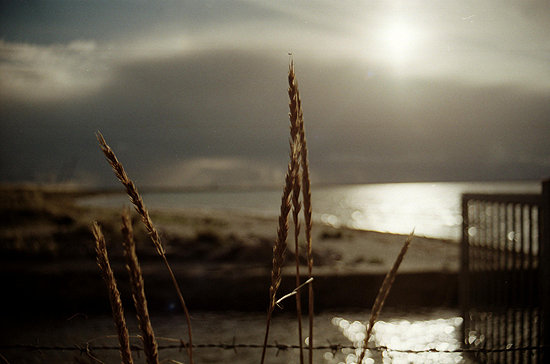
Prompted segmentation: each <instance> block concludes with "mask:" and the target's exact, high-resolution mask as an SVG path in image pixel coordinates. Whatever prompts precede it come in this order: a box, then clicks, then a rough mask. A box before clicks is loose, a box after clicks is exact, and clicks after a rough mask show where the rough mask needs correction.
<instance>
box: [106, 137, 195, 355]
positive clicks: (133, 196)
mask: <svg viewBox="0 0 550 364" xmlns="http://www.w3.org/2000/svg"><path fill="white" fill-rule="evenodd" d="M96 136H97V140H98V141H99V144H100V146H101V150H102V151H103V154H105V157H106V158H107V161H108V162H109V164H110V165H111V167H112V168H113V170H114V172H115V175H116V176H117V178H118V179H119V180H120V182H122V184H123V185H124V187H125V188H126V194H127V195H128V197H129V198H130V202H132V204H133V205H134V208H135V209H136V211H137V212H138V214H139V216H140V217H141V221H142V222H143V224H144V225H145V227H146V229H147V231H148V232H149V235H150V236H151V240H152V241H153V244H154V245H155V247H156V249H157V252H158V253H159V255H160V256H161V257H162V259H163V260H164V264H165V266H166V269H168V272H169V274H170V278H171V279H172V283H173V285H174V288H175V289H176V292H177V295H178V298H179V300H180V303H181V306H182V308H183V312H184V314H185V318H186V320H187V330H188V335H189V345H188V346H187V352H188V353H189V362H190V363H191V364H193V334H192V329H191V319H190V317H189V311H188V310H187V305H186V304H185V300H184V299H183V295H182V294H181V290H180V288H179V285H178V282H177V280H176V277H175V275H174V272H173V271H172V268H171V267H170V264H168V260H167V259H166V254H165V250H164V247H163V245H162V243H161V240H160V236H159V234H158V231H157V229H156V228H155V226H154V225H153V221H152V220H151V218H150V217H149V212H148V211H147V208H146V207H145V204H144V203H143V200H142V198H141V196H140V195H139V193H138V190H137V188H136V186H135V185H134V183H133V182H132V181H131V180H130V179H129V178H128V175H127V174H126V172H125V171H124V167H123V166H122V164H121V163H120V162H119V161H118V159H117V157H116V155H115V153H114V152H113V150H112V149H111V147H109V146H108V145H107V142H106V141H105V139H104V138H103V135H101V133H100V132H98V133H97V134H96Z"/></svg>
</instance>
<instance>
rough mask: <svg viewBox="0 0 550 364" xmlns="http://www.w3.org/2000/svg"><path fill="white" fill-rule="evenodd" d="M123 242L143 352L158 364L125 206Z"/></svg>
mask: <svg viewBox="0 0 550 364" xmlns="http://www.w3.org/2000/svg"><path fill="white" fill-rule="evenodd" d="M122 242H123V245H124V257H125V258H126V268H127V269H128V275H129V276H130V285H131V287H132V295H133V297H134V305H135V307H136V313H137V318H138V321H139V328H140V330H141V340H142V342H143V352H144V353H145V357H146V359H147V363H148V364H158V362H159V361H158V345H157V340H156V339H155V333H154V331H153V327H152V325H151V320H150V318H149V310H148V308H147V299H146V297H145V284H144V282H143V275H142V274H141V267H140V265H139V262H138V258H137V255H136V243H135V241H134V235H133V230H132V222H131V220H130V212H129V210H128V209H127V208H126V207H125V208H124V210H123V213H122Z"/></svg>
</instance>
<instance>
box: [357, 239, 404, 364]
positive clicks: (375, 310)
mask: <svg viewBox="0 0 550 364" xmlns="http://www.w3.org/2000/svg"><path fill="white" fill-rule="evenodd" d="M413 237H414V231H413V232H412V233H411V234H410V235H409V237H408V238H407V240H406V241H405V243H404V244H403V247H402V248H401V251H400V252H399V254H398V255H397V258H396V259H395V262H394V263H393V266H392V268H391V269H390V271H389V272H388V274H386V278H384V282H383V283H382V286H381V287H380V291H378V295H377V296H376V300H375V301H374V305H373V306H372V310H371V315H370V319H369V323H368V325H367V334H366V335H365V340H364V341H363V349H362V350H361V355H360V356H359V359H358V360H357V363H362V362H363V358H364V357H365V353H366V351H367V345H368V342H369V339H370V336H371V334H372V329H373V327H374V323H375V322H376V320H377V319H378V315H380V312H381V311H382V308H383V307H384V302H385V301H386V298H387V297H388V294H389V293H390V289H391V287H392V284H393V281H394V280H395V275H396V274H397V270H398V269H399V266H400V265H401V262H402V261H403V258H404V257H405V254H407V250H408V249H409V245H410V244H411V241H412V239H413Z"/></svg>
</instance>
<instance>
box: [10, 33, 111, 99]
mask: <svg viewBox="0 0 550 364" xmlns="http://www.w3.org/2000/svg"><path fill="white" fill-rule="evenodd" d="M109 76H110V69H109V67H106V64H105V63H104V62H103V60H102V59H101V52H100V51H99V50H98V46H97V44H96V43H95V42H93V41H73V42H70V43H68V44H66V45H31V44H22V43H8V42H5V41H0V83H2V88H1V89H0V90H1V91H0V92H1V94H2V97H4V98H13V99H18V100H24V101H30V102H35V101H38V102H47V101H54V100H62V99H65V100H66V99H70V98H82V97H86V96H88V95H90V93H93V92H98V91H99V90H100V89H101V88H102V86H104V85H105V83H106V82H107V81H108V78H109Z"/></svg>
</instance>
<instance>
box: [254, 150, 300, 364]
mask: <svg viewBox="0 0 550 364" xmlns="http://www.w3.org/2000/svg"><path fill="white" fill-rule="evenodd" d="M290 149H291V151H290V162H289V164H288V170H287V172H286V175H285V185H284V188H283V195H282V197H281V212H280V215H279V224H278V227H277V239H276V241H275V245H274V246H273V268H272V270H271V286H270V287H269V297H270V300H269V308H268V311H267V324H266V331H265V338H264V344H263V350H262V358H261V363H263V362H264V360H265V352H266V349H267V340H268V337H269V326H270V324H271V316H272V314H273V310H274V309H275V306H276V305H277V299H276V295H277V290H278V289H279V286H280V285H281V278H282V268H283V262H284V260H285V255H286V247H287V237H288V217H289V215H290V209H291V195H292V191H293V188H294V181H295V178H296V177H295V174H296V173H297V170H298V168H299V164H298V148H297V145H296V143H293V142H292V141H291V143H290Z"/></svg>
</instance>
